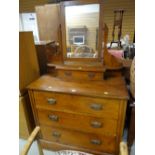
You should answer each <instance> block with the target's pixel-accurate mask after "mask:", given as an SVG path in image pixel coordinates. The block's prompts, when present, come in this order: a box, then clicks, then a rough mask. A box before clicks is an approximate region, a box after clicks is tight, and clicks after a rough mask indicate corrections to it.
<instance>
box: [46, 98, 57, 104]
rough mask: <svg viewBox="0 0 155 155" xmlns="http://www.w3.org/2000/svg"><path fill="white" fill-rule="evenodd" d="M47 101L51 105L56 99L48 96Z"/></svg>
mask: <svg viewBox="0 0 155 155" xmlns="http://www.w3.org/2000/svg"><path fill="white" fill-rule="evenodd" d="M47 102H48V104H51V105H53V104H56V99H54V98H48V99H47Z"/></svg>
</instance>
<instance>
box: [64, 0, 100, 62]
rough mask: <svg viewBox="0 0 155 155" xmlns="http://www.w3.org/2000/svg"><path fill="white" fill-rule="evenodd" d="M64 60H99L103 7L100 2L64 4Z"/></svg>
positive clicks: (93, 0)
mask: <svg viewBox="0 0 155 155" xmlns="http://www.w3.org/2000/svg"><path fill="white" fill-rule="evenodd" d="M62 13H64V14H63V16H62V18H63V19H62V21H63V22H62V36H63V37H62V38H63V54H64V59H67V60H69V59H74V60H75V59H82V60H84V59H85V60H90V59H93V60H99V58H100V52H101V33H100V32H101V18H100V17H101V6H100V3H99V1H98V0H91V1H90V0H89V1H71V2H63V5H62Z"/></svg>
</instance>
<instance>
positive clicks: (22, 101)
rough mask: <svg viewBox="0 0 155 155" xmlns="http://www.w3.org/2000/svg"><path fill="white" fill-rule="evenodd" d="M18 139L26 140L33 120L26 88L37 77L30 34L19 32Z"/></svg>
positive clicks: (36, 65)
mask: <svg viewBox="0 0 155 155" xmlns="http://www.w3.org/2000/svg"><path fill="white" fill-rule="evenodd" d="M19 64H20V65H19V91H20V92H19V93H20V95H19V116H20V117H19V137H20V138H24V139H25V138H27V137H28V136H29V134H30V133H31V132H32V129H33V127H34V120H33V115H32V110H31V106H30V101H29V97H28V94H27V89H26V87H27V86H28V84H30V83H31V82H32V81H34V80H36V79H37V78H38V77H39V67H38V62H37V55H36V50H35V46H34V40H33V34H32V32H19Z"/></svg>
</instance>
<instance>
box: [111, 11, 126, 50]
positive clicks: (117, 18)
mask: <svg viewBox="0 0 155 155" xmlns="http://www.w3.org/2000/svg"><path fill="white" fill-rule="evenodd" d="M123 13H124V10H115V11H114V25H113V32H112V37H113V38H112V41H111V44H110V48H111V46H112V44H113V43H118V47H119V48H121V47H122V45H121V41H120V39H121V35H122V22H123ZM116 28H118V34H117V35H118V40H117V41H114V40H115V31H116Z"/></svg>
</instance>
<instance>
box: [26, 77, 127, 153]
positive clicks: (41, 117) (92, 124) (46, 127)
mask: <svg viewBox="0 0 155 155" xmlns="http://www.w3.org/2000/svg"><path fill="white" fill-rule="evenodd" d="M28 89H29V95H30V99H31V106H32V109H33V113H34V117H35V122H36V125H40V126H41V132H40V135H39V136H40V142H41V144H42V146H43V147H44V148H47V149H52V150H62V149H74V150H81V151H85V152H89V153H94V154H113V155H114V154H115V155H116V154H118V150H119V143H120V141H121V137H122V132H123V126H124V119H125V111H126V102H127V98H128V94H127V90H126V88H125V83H124V80H123V79H122V78H120V77H119V78H113V79H109V80H106V82H105V81H94V82H93V81H92V82H86V81H85V82H84V81H83V82H74V81H64V80H62V79H58V78H54V77H51V76H50V75H45V76H42V77H41V78H40V79H38V80H37V81H35V82H34V83H32V84H31V85H30V86H29V87H28Z"/></svg>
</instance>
